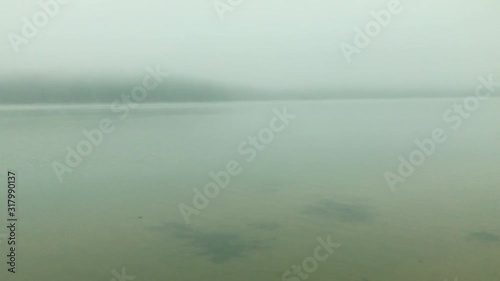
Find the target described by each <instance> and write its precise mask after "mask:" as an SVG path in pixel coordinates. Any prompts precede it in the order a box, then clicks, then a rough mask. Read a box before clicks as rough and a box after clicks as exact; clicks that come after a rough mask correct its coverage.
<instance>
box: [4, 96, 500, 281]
mask: <svg viewBox="0 0 500 281" xmlns="http://www.w3.org/2000/svg"><path fill="white" fill-rule="evenodd" d="M455 102H460V100H451V99H435V100H433V99H431V100H425V99H424V100H407V101H403V100H400V101H398V100H392V101H391V100H387V101H329V102H287V103H279V102H276V103H225V104H224V103H222V104H206V105H205V104H190V105H189V104H188V105H168V106H160V105H156V106H152V105H144V106H142V107H141V108H138V109H135V110H133V112H132V113H131V115H130V116H129V117H128V118H126V119H125V120H121V121H116V120H117V115H116V114H114V113H112V112H110V111H109V110H107V108H106V107H104V108H85V107H83V108H75V109H65V110H55V109H54V108H51V109H50V110H42V109H38V110H27V109H19V110H5V108H4V109H3V110H2V111H1V112H0V115H1V118H0V126H1V130H0V148H1V159H0V161H1V166H0V175H1V176H0V182H1V185H0V186H2V189H1V190H2V191H1V194H0V196H1V197H0V198H3V199H2V200H1V202H0V210H1V211H0V214H1V217H0V219H1V220H0V223H1V225H2V228H1V229H2V230H0V234H1V233H4V234H5V233H6V228H5V226H4V225H6V224H7V223H6V215H5V214H6V212H5V210H6V200H4V199H5V195H6V181H7V180H6V172H7V170H8V169H14V170H15V171H16V172H17V174H18V187H17V189H18V197H17V208H18V211H17V212H18V217H19V221H18V229H17V240H18V248H17V249H18V250H17V266H16V270H17V273H16V274H11V273H9V272H7V265H6V261H7V259H6V256H5V255H6V254H5V253H6V250H7V244H6V240H5V238H3V239H2V240H1V243H0V249H1V253H2V255H1V257H0V262H1V264H2V266H1V268H0V276H1V279H2V280H22V281H28V280H51V281H62V280H65V281H67V280H71V281H80V280H81V281H83V280H106V281H108V280H113V278H115V279H116V277H115V276H114V275H113V273H112V271H113V270H116V271H117V272H120V271H121V270H122V268H124V269H125V271H126V273H127V275H129V276H134V277H135V278H134V280H150V281H157V280H176V281H194V280H207V281H224V280H241V281H246V280H282V276H283V274H284V273H285V272H286V271H287V270H289V269H290V267H292V266H293V265H301V264H302V262H303V261H304V259H305V258H307V257H310V256H312V255H313V252H314V250H315V248H316V247H317V246H318V242H317V239H318V238H323V239H326V237H327V236H331V240H332V241H333V242H335V243H339V244H340V247H338V248H337V249H335V251H334V252H333V253H332V254H330V255H329V257H328V259H326V260H325V261H321V262H318V266H317V269H315V270H314V271H313V272H311V273H310V274H309V276H308V279H307V280H321V281H322V280H339V281H340V280H342V281H382V280H383V281H396V280H409V281H411V280H415V281H417V280H418V281H422V280H426V281H429V280H436V281H443V280H445V279H447V280H450V281H451V280H454V279H455V278H457V279H458V280H464V281H465V280H484V281H486V280H499V279H500V269H499V267H498V264H500V255H499V253H500V224H499V216H500V215H499V214H500V173H499V170H498V169H499V167H500V157H499V156H500V110H499V109H500V101H499V100H498V99H491V100H488V101H487V102H484V104H481V107H480V109H478V110H477V111H476V112H474V113H473V114H472V115H471V117H470V118H468V119H467V120H464V123H463V125H462V126H461V127H460V129H458V130H453V129H451V128H450V126H449V124H447V123H446V122H445V121H443V118H442V115H443V112H445V111H446V110H447V109H448V108H450V106H451V105H453V103H455ZM285 106H286V107H287V111H288V112H290V113H291V114H294V115H295V116H296V117H295V119H293V120H291V122H290V124H289V125H288V126H287V127H286V128H285V129H284V130H283V131H281V132H279V133H277V134H276V135H275V137H274V139H273V140H272V142H270V143H269V144H266V146H265V148H264V149H262V150H261V151H258V153H257V155H256V157H255V159H254V160H253V161H246V157H247V156H245V155H241V154H240V153H239V152H238V145H239V144H240V143H241V142H242V141H244V140H245V139H247V137H248V136H249V135H256V134H257V133H258V132H259V131H260V130H262V128H265V127H267V126H268V124H269V120H271V119H272V118H273V116H274V113H273V109H279V110H281V109H282V108H283V107H285ZM103 118H110V119H112V120H115V121H116V123H115V130H114V131H113V132H112V133H110V134H106V135H105V136H104V139H103V141H102V143H101V144H100V145H99V146H97V147H95V148H94V149H93V151H92V153H90V154H89V155H88V156H86V157H84V159H83V161H82V163H81V164H80V165H79V166H78V167H76V168H75V169H74V170H73V171H72V172H71V173H68V174H65V175H64V177H63V182H62V183H61V182H59V180H58V178H57V176H56V175H55V173H54V170H53V167H52V164H53V162H54V161H60V162H62V161H64V158H65V156H66V150H65V147H66V146H68V145H69V146H72V147H75V146H76V144H77V143H78V142H79V141H81V140H82V139H84V137H83V135H82V130H84V129H92V128H96V127H97V126H98V124H99V122H100V120H102V119H103ZM437 127H439V128H443V129H444V130H445V131H446V132H447V135H448V137H449V139H448V141H447V142H446V143H444V144H442V145H440V146H439V147H438V148H437V149H436V152H435V153H434V154H433V155H432V156H430V157H429V158H428V159H427V160H426V162H425V164H423V165H422V166H420V167H418V168H417V169H416V171H415V173H414V174H413V175H412V176H411V177H410V178H409V179H408V180H407V181H406V182H405V183H403V184H401V185H400V186H398V187H397V188H396V190H395V191H394V192H393V191H391V189H390V188H389V186H388V184H387V182H386V180H385V178H384V172H385V171H387V170H395V169H396V168H397V165H398V163H399V162H398V156H399V155H400V154H401V155H408V154H409V153H410V152H411V151H412V150H413V149H414V148H415V145H414V141H415V139H418V138H426V137H428V136H429V135H430V134H431V132H432V130H434V129H435V128H437ZM231 160H234V161H237V162H238V163H240V164H241V168H242V172H241V173H240V174H239V175H237V176H234V177H232V178H231V181H230V183H229V185H228V186H227V187H226V188H224V189H222V190H221V191H220V193H219V194H218V196H216V197H215V198H213V199H210V204H209V206H208V207H206V208H204V209H202V210H200V213H199V214H198V215H193V216H191V223H190V224H189V225H188V224H186V223H185V222H184V220H183V217H182V215H181V213H180V211H179V204H180V203H184V204H190V205H191V206H192V202H191V201H192V199H193V189H194V188H199V189H202V188H203V186H204V185H205V184H207V183H209V182H210V181H211V178H210V176H209V172H211V171H213V172H217V171H220V170H222V169H224V168H225V167H226V164H227V163H228V162H229V161H231ZM290 276H293V275H290ZM116 280H117V279H116ZM129 280H130V279H129ZM290 280H293V279H290ZM297 280H302V279H297Z"/></svg>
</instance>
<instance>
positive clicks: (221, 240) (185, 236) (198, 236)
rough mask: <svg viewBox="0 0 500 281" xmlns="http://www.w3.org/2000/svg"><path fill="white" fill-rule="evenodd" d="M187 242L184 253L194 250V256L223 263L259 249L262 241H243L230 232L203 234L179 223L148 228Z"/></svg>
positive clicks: (238, 235)
mask: <svg viewBox="0 0 500 281" xmlns="http://www.w3.org/2000/svg"><path fill="white" fill-rule="evenodd" d="M149 229H150V230H152V231H157V232H161V233H164V234H167V235H169V236H172V237H174V238H176V239H181V240H184V241H185V242H188V245H187V246H186V251H191V250H190V249H195V251H194V253H193V254H194V255H197V256H201V257H207V258H208V259H209V260H210V261H212V262H213V263H224V262H227V261H229V260H231V259H234V258H238V257H242V256H244V255H245V254H246V253H247V252H250V251H253V250H257V249H259V248H261V244H262V241H256V240H251V241H248V240H245V239H243V238H242V237H241V235H240V234H237V233H232V232H205V231H200V230H196V229H195V228H194V227H191V226H188V225H186V224H181V223H173V222H169V223H164V224H162V225H160V226H153V227H150V228H149Z"/></svg>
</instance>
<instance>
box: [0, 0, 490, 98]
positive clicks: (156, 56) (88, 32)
mask: <svg viewBox="0 0 500 281" xmlns="http://www.w3.org/2000/svg"><path fill="white" fill-rule="evenodd" d="M42 1H47V0H42ZM221 1H223V2H227V0H221ZM388 2H389V1H375V0H371V1H368V0H358V1H353V0H349V1H345V0H344V1H339V0H323V1H321V0H243V3H242V4H241V5H239V6H237V7H234V10H233V11H231V12H227V13H226V14H225V20H224V21H221V20H220V19H219V17H218V14H217V13H216V11H215V9H214V7H213V3H212V0H176V1H172V0H143V1H130V0H121V1H118V0H85V1H83V0H81V1H76V0H74V1H70V3H69V4H67V5H65V6H62V7H61V11H60V13H59V14H57V15H56V16H55V17H54V18H51V19H50V21H49V23H48V25H47V26H46V27H43V28H41V29H40V30H39V32H38V34H37V37H35V38H33V39H30V41H29V43H28V44H26V45H21V46H20V52H19V53H18V54H15V53H14V51H13V49H12V47H11V44H10V42H9V39H8V37H7V34H8V33H9V32H14V33H17V34H21V28H22V25H23V22H22V20H21V19H22V18H23V17H27V18H29V19H31V18H32V16H33V14H34V13H35V12H37V11H39V10H40V7H39V5H38V1H34V0H33V1H21V0H19V1H10V0H0V3H1V7H2V9H0V20H1V24H0V33H1V34H2V38H3V39H2V40H1V41H0V62H1V63H0V75H2V76H5V75H8V76H11V75H13V74H14V75H15V74H24V73H28V74H29V73H45V74H50V75H58V76H66V75H70V74H77V75H78V74H83V75H89V73H92V75H109V74H113V75H118V76H120V75H130V74H133V73H137V74H141V73H142V71H143V69H144V67H145V66H147V65H157V64H160V65H162V66H163V67H164V68H165V69H169V70H172V71H174V72H175V73H178V74H182V75H188V76H193V77H199V78H208V79H214V80H217V81H221V82H227V83H233V84H242V85H250V86H257V87H264V88H311V87H312V88H332V89H358V88H363V89H365V88H366V89H370V88H380V89H395V90H400V89H409V88H411V89H429V88H431V89H465V90H467V89H473V87H474V85H475V84H476V80H477V77H478V76H479V75H487V74H489V73H492V74H494V75H496V76H497V77H498V76H499V75H500V64H499V62H500V17H499V16H498V14H499V12H500V2H498V1H494V0H468V1H466V0H454V1H451V0H443V1H424V0H421V1H405V0H402V1H401V5H402V6H403V7H404V8H403V11H402V12H401V13H400V14H398V15H393V18H392V21H391V23H390V24H389V25H388V26H387V27H385V28H383V29H382V31H381V33H380V35H379V36H377V37H375V38H374V39H373V41H372V42H371V44H370V45H369V46H368V47H367V48H365V49H363V50H362V52H361V54H359V55H354V56H353V62H352V63H351V64H348V63H347V61H346V59H345V58H344V56H343V54H342V52H341V50H340V48H339V44H340V43H341V42H346V43H349V44H353V41H354V35H355V32H354V29H355V28H356V27H359V28H364V26H365V24H366V23H367V22H369V21H370V20H371V19H372V16H371V14H370V12H371V11H379V10H381V9H385V8H386V6H387V3H388ZM402 94H404V93H402Z"/></svg>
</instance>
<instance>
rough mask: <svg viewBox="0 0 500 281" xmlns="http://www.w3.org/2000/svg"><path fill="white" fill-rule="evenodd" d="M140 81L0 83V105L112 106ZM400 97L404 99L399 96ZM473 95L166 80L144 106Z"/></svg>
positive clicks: (426, 91) (25, 81)
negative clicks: (265, 88)
mask: <svg viewBox="0 0 500 281" xmlns="http://www.w3.org/2000/svg"><path fill="white" fill-rule="evenodd" d="M167 80H168V81H167ZM141 82H142V80H141V79H129V80H116V79H115V80H113V79H108V80H85V79H81V80H67V81H66V80H62V79H61V80H57V79H45V78H43V79H42V78H32V77H31V78H29V79H3V80H2V79H0V105H7V104H76V103H78V104H86V103H112V102H114V101H116V100H120V99H121V97H122V95H130V94H131V92H132V89H133V88H134V87H136V86H137V85H141ZM401 94H404V95H401ZM472 94H473V93H467V92H466V91H462V92H460V93H458V92H451V91H448V92H446V91H437V90H425V89H421V90H416V91H413V92H411V91H405V92H404V93H402V92H401V91H394V90H392V91H384V90H371V89H365V90H352V89H351V90H336V91H332V90H303V89H300V90H299V89H297V90H295V91H280V92H277V91H274V92H273V91H262V90H254V89H249V88H244V87H229V86H226V85H224V84H222V83H214V82H207V81H195V80H191V79H184V78H182V79H179V78H178V79H170V78H169V79H166V80H165V81H163V83H161V84H160V85H159V86H158V87H157V88H156V89H154V90H152V91H151V92H149V93H148V96H147V99H146V100H145V101H144V102H146V103H159V102H223V101H261V100H319V99H379V98H431V97H438V98H439V97H466V96H468V95H472Z"/></svg>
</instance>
